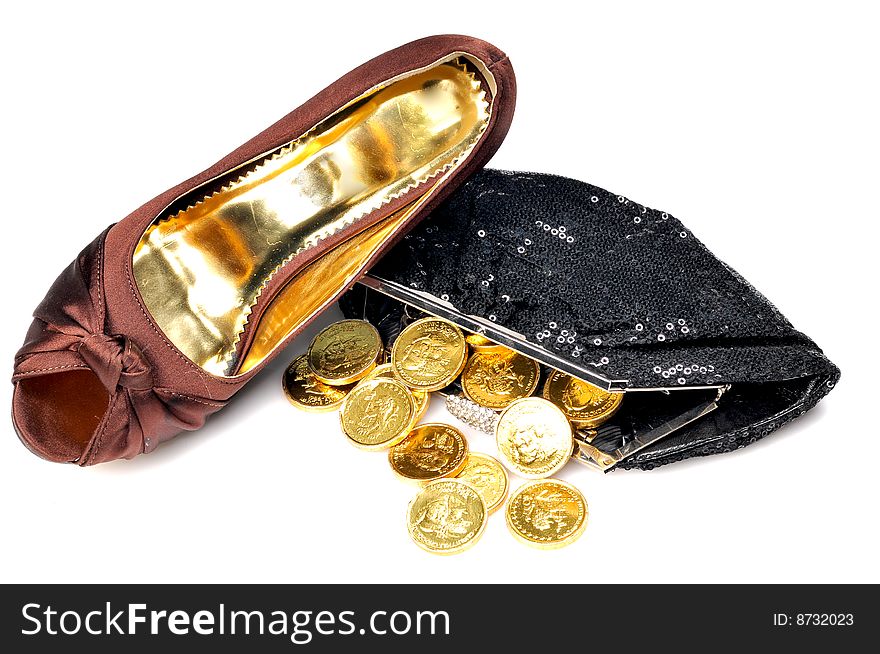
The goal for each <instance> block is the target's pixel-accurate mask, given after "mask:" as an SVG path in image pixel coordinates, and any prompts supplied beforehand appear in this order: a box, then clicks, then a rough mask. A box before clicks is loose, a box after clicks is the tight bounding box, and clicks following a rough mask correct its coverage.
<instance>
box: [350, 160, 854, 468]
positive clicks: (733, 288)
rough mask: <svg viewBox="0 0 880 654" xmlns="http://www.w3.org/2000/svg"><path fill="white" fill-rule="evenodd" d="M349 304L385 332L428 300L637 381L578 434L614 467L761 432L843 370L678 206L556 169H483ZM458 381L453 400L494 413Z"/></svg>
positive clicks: (467, 325) (610, 385)
mask: <svg viewBox="0 0 880 654" xmlns="http://www.w3.org/2000/svg"><path fill="white" fill-rule="evenodd" d="M340 304H341V306H342V309H343V312H344V313H345V314H346V315H347V316H349V317H364V318H367V319H369V320H371V321H372V322H373V323H374V324H376V325H377V326H379V328H380V330H381V331H382V332H383V334H384V335H385V337H386V342H389V341H393V339H394V337H395V336H396V334H397V333H398V332H399V330H400V328H401V325H403V324H405V323H406V322H407V320H409V319H410V318H412V317H414V315H415V314H417V313H418V312H426V313H429V314H433V315H437V316H440V317H443V318H447V319H449V320H452V321H453V322H455V323H457V324H458V325H459V326H460V327H462V328H464V329H466V330H469V331H472V332H476V333H480V334H484V335H485V336H487V337H488V338H490V339H491V340H493V341H496V342H498V343H501V344H503V345H506V346H508V347H510V348H512V349H514V350H516V351H518V352H520V353H522V354H525V355H527V356H529V357H531V358H533V359H535V360H537V361H538V362H540V363H541V364H544V366H545V367H546V368H555V369H558V370H562V371H563V372H566V373H569V374H571V375H573V376H575V377H578V378H580V379H582V380H584V381H587V382H590V383H592V384H594V385H596V386H599V387H601V388H604V389H607V390H619V391H625V392H626V395H625V396H624V397H625V401H624V403H623V408H622V409H621V410H620V411H619V412H618V413H617V414H616V415H615V416H614V418H613V419H611V420H609V421H608V422H607V423H606V424H604V425H603V426H602V427H601V428H600V429H599V430H598V431H597V432H594V433H591V434H590V435H589V437H585V436H584V435H583V434H581V435H580V437H579V438H578V439H577V444H578V445H577V448H576V452H575V458H576V459H578V460H580V461H582V462H584V463H587V464H588V465H591V466H593V467H596V468H599V469H600V470H604V471H608V470H611V469H616V468H642V469H651V468H654V467H656V466H660V465H664V464H667V463H672V462H674V461H680V460H682V459H686V458H689V457H692V456H704V455H708V454H716V453H720V452H728V451H731V450H735V449H737V448H740V447H744V446H745V445H748V444H750V443H754V442H755V441H756V440H758V439H760V438H763V437H764V436H766V435H767V434H769V433H770V432H772V431H774V430H776V429H778V428H779V427H781V426H782V425H783V424H785V423H787V422H788V421H790V420H792V419H793V418H796V417H798V416H800V415H801V414H803V413H804V412H805V411H807V410H808V409H810V408H812V407H813V406H814V405H815V404H816V402H818V401H819V400H820V399H821V398H822V397H823V396H824V395H825V394H826V393H828V392H829V390H830V389H831V388H833V387H834V385H835V383H836V382H837V380H838V378H839V376H840V372H839V370H838V369H837V367H836V366H834V364H832V363H831V362H830V361H829V360H828V359H827V358H825V356H824V355H823V354H822V351H821V350H820V349H819V348H818V347H817V346H816V345H815V343H813V342H812V341H811V340H810V339H809V338H808V337H807V336H805V335H804V334H802V333H800V332H798V331H796V330H795V329H794V328H793V327H792V326H791V324H790V323H789V322H788V321H787V320H786V319H785V318H784V317H783V316H782V314H780V313H779V311H778V310H777V309H776V308H775V307H774V306H773V305H772V304H770V302H768V301H767V300H766V299H765V298H764V297H763V296H762V295H761V294H760V293H759V292H758V291H756V290H755V289H754V288H753V287H752V286H751V285H750V284H749V283H748V282H747V281H746V280H744V279H743V278H742V277H741V276H740V275H738V274H737V273H736V272H735V271H734V270H732V269H731V268H730V267H728V266H727V265H726V264H724V263H723V262H721V261H719V260H718V259H717V258H716V257H715V256H714V255H713V254H712V253H711V252H709V250H707V249H706V247H705V246H703V245H702V244H701V243H700V242H699V241H698V240H697V239H696V238H695V237H694V235H693V234H692V233H691V232H690V230H688V229H687V228H686V227H685V226H684V225H682V224H681V222H679V221H678V220H676V219H675V218H673V217H672V216H671V215H669V214H667V213H664V212H661V211H656V210H653V209H649V208H647V207H644V206H642V205H639V204H637V203H635V202H632V201H631V200H629V199H627V198H625V197H623V196H619V195H614V194H612V193H609V192H607V191H604V190H602V189H599V188H596V187H595V186H591V185H589V184H585V183H583V182H579V181H576V180H572V179H566V178H563V177H556V176H552V175H543V174H536V173H510V172H502V171H497V170H485V171H483V172H482V173H480V174H477V175H476V176H474V177H473V178H472V179H471V180H469V181H468V182H467V183H466V184H465V185H463V186H462V187H461V189H460V190H459V191H458V192H457V193H455V194H454V195H453V196H452V197H451V198H450V199H448V200H447V201H446V202H445V203H443V204H442V205H441V206H440V207H438V208H437V209H436V210H435V211H434V212H433V213H432V215H431V216H429V217H428V218H427V219H426V220H425V221H424V222H423V223H421V224H420V225H419V226H418V227H417V228H416V229H415V230H414V231H413V232H411V233H410V234H408V235H407V236H406V237H405V238H404V240H402V241H401V242H400V243H398V244H397V245H396V246H395V247H394V248H393V249H392V250H391V251H390V252H389V253H388V254H387V255H386V256H385V257H383V259H382V260H381V261H380V262H379V264H377V265H376V266H375V267H374V268H373V269H372V270H371V271H370V274H369V275H368V276H367V277H366V278H365V279H364V280H363V281H362V282H361V283H360V284H359V285H357V286H356V287H355V288H354V289H352V291H350V292H349V293H348V294H347V295H346V296H344V297H343V299H342V300H341V302H340ZM457 390H458V389H456V388H451V389H447V394H448V398H447V406H448V407H449V408H450V409H451V410H452V411H453V412H454V413H456V414H457V415H459V416H460V417H463V418H464V419H466V420H468V421H470V422H471V424H474V425H475V426H480V425H481V424H482V425H483V426H484V427H485V426H487V425H490V424H491V417H490V416H486V415H482V416H481V414H480V410H479V408H475V407H469V406H467V404H468V403H467V402H465V401H463V400H462V399H461V398H460V397H458V395H457ZM486 411H488V410H486ZM484 413H485V412H484Z"/></svg>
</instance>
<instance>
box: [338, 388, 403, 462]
mask: <svg viewBox="0 0 880 654" xmlns="http://www.w3.org/2000/svg"><path fill="white" fill-rule="evenodd" d="M414 414H415V404H414V400H413V397H412V394H411V393H410V392H409V389H408V388H407V387H406V386H404V385H403V384H401V383H400V382H399V381H397V380H396V379H388V378H387V377H377V378H375V379H366V380H364V381H362V382H360V383H359V384H358V385H357V386H355V387H354V388H353V389H352V390H351V392H349V394H348V397H346V398H345V401H344V402H343V403H342V411H341V412H340V414H339V421H340V422H341V424H342V431H343V432H345V435H346V436H348V438H349V439H350V440H351V442H352V443H353V444H354V445H357V446H358V447H361V448H363V449H365V450H381V449H385V448H387V447H391V446H392V445H395V444H397V443H399V442H400V441H402V440H403V439H404V438H406V435H407V434H408V433H409V429H410V427H411V425H412V419H413V415H414Z"/></svg>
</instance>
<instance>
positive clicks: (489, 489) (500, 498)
mask: <svg viewBox="0 0 880 654" xmlns="http://www.w3.org/2000/svg"><path fill="white" fill-rule="evenodd" d="M457 478H458V479H461V480H462V481H466V482H467V483H469V484H470V485H471V486H473V487H474V488H476V489H477V492H478V493H479V494H480V495H481V496H482V498H483V501H484V502H485V503H486V510H487V511H488V512H489V513H492V512H493V511H495V510H496V509H498V508H499V507H500V506H501V505H502V504H503V503H504V499H505V498H506V497H507V488H508V485H509V482H508V479H507V471H506V470H505V469H504V466H502V465H501V464H500V463H499V462H498V460H497V459H496V458H494V457H491V456H489V455H488V454H482V453H480V452H471V453H470V454H468V457H467V462H466V463H465V464H464V468H462V470H461V472H459V473H458V475H457Z"/></svg>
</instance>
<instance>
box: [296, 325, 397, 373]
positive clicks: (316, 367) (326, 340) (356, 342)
mask: <svg viewBox="0 0 880 654" xmlns="http://www.w3.org/2000/svg"><path fill="white" fill-rule="evenodd" d="M381 350H382V338H381V337H380V336H379V332H378V331H377V330H376V328H375V327H373V326H372V325H371V324H370V323H368V322H367V321H366V320H342V321H340V322H335V323H333V324H332V325H330V326H329V327H327V328H326V329H324V330H323V331H321V332H320V333H319V334H318V335H317V336H315V340H313V341H312V344H311V345H310V346H309V351H308V353H307V357H308V362H309V368H311V370H312V372H313V373H314V374H315V377H317V378H318V379H320V380H321V381H322V382H324V383H325V384H330V385H331V386H345V385H346V384H352V383H354V382H356V381H358V380H359V379H363V378H364V377H365V376H366V375H367V373H369V372H370V371H371V370H372V369H373V368H375V367H376V360H377V359H378V358H379V353H380V352H381Z"/></svg>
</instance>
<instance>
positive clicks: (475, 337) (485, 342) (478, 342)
mask: <svg viewBox="0 0 880 654" xmlns="http://www.w3.org/2000/svg"><path fill="white" fill-rule="evenodd" d="M465 340H466V341H467V344H468V345H470V346H471V347H472V348H473V349H474V350H476V351H478V352H512V350H511V349H509V348H506V347H504V346H503V345H498V343H496V342H494V341H490V340H489V339H488V338H486V337H485V336H483V335H482V334H468V335H467V336H465Z"/></svg>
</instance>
